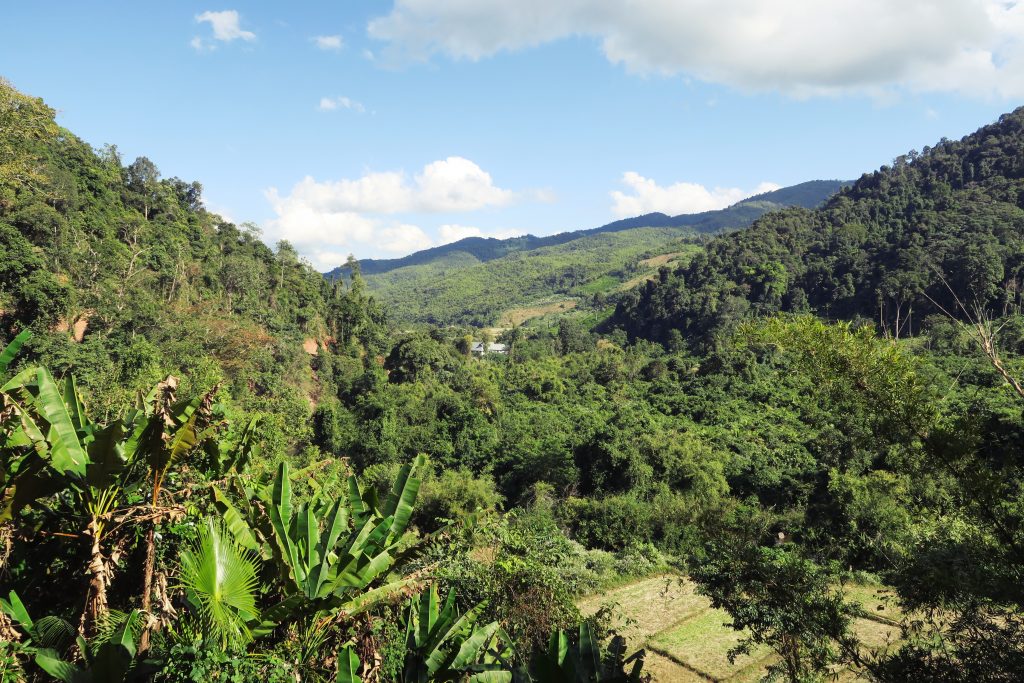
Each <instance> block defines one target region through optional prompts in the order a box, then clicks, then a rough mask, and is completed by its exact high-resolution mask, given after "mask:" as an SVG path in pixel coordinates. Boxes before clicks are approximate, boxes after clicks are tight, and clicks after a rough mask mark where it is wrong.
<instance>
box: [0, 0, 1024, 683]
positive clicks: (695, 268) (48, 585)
mask: <svg viewBox="0 0 1024 683" xmlns="http://www.w3.org/2000/svg"><path fill="white" fill-rule="evenodd" d="M235 18H236V19H237V17H235ZM236 28H237V27H236ZM240 35H241V34H240ZM238 39H239V40H241V41H243V42H246V43H250V42H255V41H254V40H248V39H246V38H245V37H244V36H241V37H239V38H238ZM329 42H330V41H329ZM336 44H337V47H338V49H339V50H340V49H341V41H340V39H339V41H337V42H336ZM253 49H256V47H254V48H253ZM212 52H213V51H212V50H207V52H206V53H204V54H203V56H208V55H209V53H212ZM330 102H334V103H335V104H334V105H333V106H334V107H335V109H337V108H339V107H341V108H344V109H346V111H351V112H352V113H356V112H355V110H354V109H351V106H352V105H351V102H349V105H350V106H349V107H345V106H343V105H342V104H338V102H340V100H330ZM327 109H330V107H327ZM56 116H57V115H56V112H55V111H54V109H53V108H51V107H50V106H49V105H48V104H47V103H45V102H44V101H43V100H41V99H38V98H36V97H33V96H30V95H27V94H24V93H22V92H20V91H18V90H17V89H15V88H14V87H13V86H11V85H10V84H8V83H6V82H0V579H2V585H3V590H2V591H0V680H2V681H4V682H6V681H12V682H14V681H16V682H18V683H21V682H23V681H32V682H35V681H52V680H58V681H71V682H78V681H97V682H98V681H104V682H110V683H119V682H122V681H125V682H127V681H154V682H157V683H181V682H186V681H187V682H197V681H256V680H259V681H265V682H266V683H283V682H285V681H289V682H294V681H335V682H346V683H347V682H350V681H365V682H367V683H374V682H384V681H397V682H400V683H411V682H413V681H415V682H416V683H429V682H433V681H459V682H461V683H470V682H474V683H484V682H486V683H492V682H501V683H513V682H515V683H519V682H524V683H525V682H537V683H602V682H607V683H611V682H615V683H626V682H640V681H645V680H650V677H651V676H654V677H656V680H660V681H720V680H728V681H753V680H782V681H789V682H792V683H809V682H814V681H825V680H835V679H839V680H844V681H845V680H858V679H863V680H870V681H878V682H886V683H888V682H896V681H908V680H910V681H936V682H956V683H966V682H968V681H991V682H1003V681H1013V680H1018V679H1019V678H1020V674H1021V672H1022V671H1024V611H1022V610H1024V588H1022V586H1024V584H1022V582H1021V581H1020V578H1021V576H1022V574H1024V388H1022V383H1024V380H1022V379H1021V378H1022V375H1024V313H1022V311H1021V277H1022V272H1024V108H1022V109H1018V110H1016V111H1013V112H1011V113H1007V114H1005V115H1004V116H1002V117H1001V118H999V119H998V120H997V121H995V122H993V123H991V124H989V125H986V126H985V127H983V128H981V129H979V130H978V132H976V133H974V134H971V135H968V136H966V137H964V138H963V139H961V140H957V141H951V140H941V141H939V142H937V143H936V144H935V146H933V147H929V148H926V149H923V150H921V151H920V152H911V153H908V154H907V155H905V156H901V157H899V158H897V159H896V160H895V162H894V163H893V164H891V165H886V166H883V167H881V168H879V169H878V170H877V171H872V172H869V173H865V174H864V175H863V176H862V177H861V178H859V179H858V180H857V181H855V182H853V183H852V184H850V185H849V186H844V184H843V183H832V182H829V181H814V182H812V183H810V184H804V185H798V186H794V187H791V188H785V189H783V190H779V191H777V192H775V193H770V194H769V195H763V196H760V197H755V198H752V199H750V200H745V201H741V202H739V203H738V204H735V205H733V206H732V207H730V208H728V209H724V210H721V211H717V212H712V213H708V214H691V215H682V216H676V217H669V216H667V215H664V214H649V215H646V216H640V217H638V218H636V219H629V220H627V221H625V222H620V223H617V224H611V225H609V226H604V227H602V228H598V229H595V230H590V231H583V232H579V233H563V234H560V235H554V236H547V237H533V236H527V237H521V238H513V239H512V240H486V239H476V238H474V239H470V240H464V241H461V242H457V243H454V244H450V245H445V246H444V247H437V248H434V249H432V250H427V251H422V252H417V253H414V254H411V255H410V256H408V257H405V258H403V259H398V260H394V261H391V262H385V261H373V260H367V261H364V262H363V263H359V262H358V261H356V260H355V259H352V261H350V263H348V264H347V265H346V267H345V269H344V272H341V271H335V272H334V273H331V274H328V275H327V276H324V275H323V274H322V273H320V272H318V271H317V270H316V269H314V268H313V266H312V265H310V263H309V262H307V261H306V260H305V259H304V258H302V256H301V255H300V253H299V250H298V249H297V248H296V247H295V246H294V245H293V244H291V243H290V242H288V241H286V240H281V241H279V242H277V243H276V244H274V245H273V246H269V245H267V244H265V243H264V242H263V239H262V233H261V231H260V228H259V227H258V226H256V225H254V224H244V223H243V224H240V225H238V224H235V223H233V222H232V221H230V220H228V219H227V218H225V217H223V216H221V215H218V214H217V213H215V212H213V211H212V210H210V209H209V208H207V206H206V205H205V204H204V198H203V191H202V185H200V184H199V183H198V182H192V181H185V180H182V179H180V178H177V177H171V178H165V177H163V176H162V175H161V173H160V171H159V169H158V167H157V165H156V164H155V163H154V162H152V161H150V160H149V159H148V158H146V157H139V158H137V159H135V160H133V161H128V160H127V159H124V158H122V155H121V153H120V152H119V151H118V149H117V148H116V147H114V146H112V145H108V146H105V147H102V148H99V149H96V148H94V147H92V146H91V145H90V144H89V143H87V142H86V141H84V140H82V139H80V138H79V137H77V136H76V135H75V134H74V133H73V132H72V131H71V130H68V129H67V128H64V127H62V126H60V125H58V122H57V118H56ZM367 118H371V117H369V116H368V117H367ZM395 178H398V179H399V180H401V177H400V176H394V177H391V180H393V181H394V180H395ZM413 182H414V183H419V186H426V185H428V184H429V183H427V182H426V180H423V179H419V180H415V181H413ZM342 185H343V188H342V189H344V190H345V191H348V189H350V188H349V187H348V186H347V185H344V184H342ZM419 186H418V187H419ZM421 189H422V187H421ZM485 189H486V188H485ZM491 189H493V188H491ZM492 194H493V193H492ZM499 194H500V193H499ZM501 196H504V195H501ZM448 199H450V197H449V198H448ZM418 201H421V202H426V200H424V199H422V198H421V199H420V200H418ZM432 201H435V202H437V201H439V200H437V199H436V197H435V198H434V199H433V200H432ZM426 204H429V202H426ZM340 205H341V204H338V205H332V206H333V207H334V208H337V206H340ZM430 206H435V204H430ZM388 210H391V209H390V208H389V209H388ZM335 213H344V212H343V211H335ZM499 345H500V346H499ZM609 603H618V604H617V605H615V604H609Z"/></svg>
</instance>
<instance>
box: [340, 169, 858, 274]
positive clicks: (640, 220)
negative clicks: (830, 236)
mask: <svg viewBox="0 0 1024 683" xmlns="http://www.w3.org/2000/svg"><path fill="white" fill-rule="evenodd" d="M846 184H848V183H847V182H845V181H839V180H809V181H807V182H804V183H799V184H797V185H792V186H790V187H783V188H780V189H778V190H772V191H770V192H763V193H761V194H759V195H754V196H753V197H747V198H746V199H743V200H741V201H739V202H736V203H735V204H733V205H732V206H729V207H726V208H724V209H718V210H714V211H704V212H701V213H686V214H680V215H678V216H668V215H666V214H663V213H648V214H644V215H642V216H636V217H633V218H624V219H622V220H618V221H614V222H612V223H608V224H606V225H602V226H600V227H597V228H589V229H584V230H572V231H569V232H561V233H558V234H556V235H548V236H546V237H537V236H535V235H523V236H521V237H509V238H507V239H496V238H494V237H466V238H463V239H461V240H458V241H456V242H451V243H450V244H443V245H441V246H437V247H431V248H429V249H423V250H421V251H417V252H415V253H413V254H409V255H408V256H402V257H400V258H393V259H363V260H361V261H360V262H359V266H360V268H361V269H362V272H363V276H364V277H367V276H371V275H376V274H378V273H387V272H389V271H392V270H397V269H399V268H404V267H406V266H415V265H424V264H428V263H433V262H435V261H440V260H444V259H446V258H448V257H450V256H452V255H453V254H456V253H462V254H468V255H469V256H472V257H473V258H474V259H476V260H477V261H480V262H487V261H492V260H494V259H496V258H501V257H503V256H507V255H508V254H511V253H514V252H518V251H530V250H533V249H539V248H541V247H552V246H556V245H559V244H564V243H566V242H571V241H573V240H576V239H579V238H581V237H586V236H588V235H597V234H600V233H605V232H620V231H622V230H629V229H631V228H683V227H687V228H693V229H694V230H696V231H697V232H714V231H716V230H721V229H723V228H738V227H743V226H746V225H749V224H750V222H752V221H753V219H754V218H755V217H757V216H759V215H761V214H762V213H764V212H765V211H770V210H771V209H779V208H784V207H787V206H802V207H804V208H807V209H813V208H814V207H816V206H818V205H819V204H821V203H822V202H824V201H825V200H826V199H828V198H829V197H830V196H831V195H833V194H835V193H836V192H838V191H839V190H840V189H841V188H842V187H843V186H844V185H846ZM346 272H347V268H346V266H344V265H341V266H338V267H337V268H335V269H334V270H332V271H330V272H328V273H327V277H328V278H330V277H333V276H337V275H343V274H345V273H346Z"/></svg>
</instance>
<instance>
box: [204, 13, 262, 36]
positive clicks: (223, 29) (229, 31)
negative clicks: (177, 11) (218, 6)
mask: <svg viewBox="0 0 1024 683" xmlns="http://www.w3.org/2000/svg"><path fill="white" fill-rule="evenodd" d="M196 22H197V23H200V24H202V23H204V22H205V23H208V24H209V25H210V27H211V28H212V29H213V37H214V39H215V40H220V41H222V42H225V43H230V42H231V41H233V40H238V39H239V38H241V39H242V40H246V41H250V40H256V34H255V33H253V32H252V31H243V30H242V27H241V26H240V25H239V16H238V12H237V11H235V10H233V9H229V10H224V11H223V12H203V13H202V14H197V15H196Z"/></svg>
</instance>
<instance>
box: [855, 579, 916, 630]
mask: <svg viewBox="0 0 1024 683" xmlns="http://www.w3.org/2000/svg"><path fill="white" fill-rule="evenodd" d="M843 593H844V595H845V596H846V601H847V602H859V603H860V606H861V607H862V608H863V609H864V611H865V612H866V613H867V615H868V618H869V619H880V620H882V621H886V622H889V623H893V624H895V623H898V622H899V621H900V619H902V618H903V611H902V610H901V609H900V606H899V602H898V601H897V599H896V591H894V590H893V589H892V588H889V587H888V586H878V585H871V584H858V583H848V584H846V585H845V586H843Z"/></svg>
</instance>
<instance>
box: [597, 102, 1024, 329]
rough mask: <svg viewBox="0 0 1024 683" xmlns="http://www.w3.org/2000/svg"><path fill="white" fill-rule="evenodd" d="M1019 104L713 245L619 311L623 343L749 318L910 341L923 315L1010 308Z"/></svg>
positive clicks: (1020, 196)
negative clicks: (822, 319)
mask: <svg viewBox="0 0 1024 683" xmlns="http://www.w3.org/2000/svg"><path fill="white" fill-rule="evenodd" d="M1022 276H1024V108H1020V109H1017V110H1016V111H1014V112H1012V113H1010V114H1005V115H1003V116H1002V117H1000V119H999V120H998V122H996V123H993V124H992V125H989V126H985V127H984V128H982V129H980V130H978V131H977V132H975V133H973V134H971V135H968V136H966V137H964V138H963V139H962V140H959V141H950V140H946V139H943V140H942V141H940V142H939V143H938V144H937V145H936V146H935V147H932V148H927V147H926V148H925V149H924V150H922V151H921V152H920V153H918V152H911V153H909V154H907V155H904V156H901V157H899V158H897V159H896V160H895V161H894V163H893V164H892V165H891V166H883V167H882V168H880V169H879V170H877V171H875V172H873V173H867V174H865V175H863V176H862V177H861V178H860V179H859V180H857V181H856V182H855V183H853V184H852V185H851V186H850V187H847V188H844V189H843V190H841V191H840V192H839V193H838V194H837V195H835V196H834V197H832V198H831V199H830V200H829V201H828V202H826V203H825V205H824V206H823V207H821V208H820V209H816V210H808V209H802V208H796V209H787V210H785V211H780V212H773V213H770V214H767V215H765V216H763V217H762V218H760V219H758V220H757V221H755V222H754V224H753V225H752V226H751V227H750V228H749V229H747V230H744V231H742V232H734V233H731V234H728V235H723V236H720V237H717V238H715V239H714V240H712V241H711V242H710V243H709V244H708V245H707V246H706V248H705V249H704V250H702V252H701V253H700V254H698V255H696V256H695V257H694V258H693V259H691V260H690V261H689V262H687V263H686V264H681V265H680V266H679V267H677V268H675V269H673V270H671V271H669V270H666V271H663V272H662V273H661V274H660V276H659V278H658V279H657V281H653V282H649V283H647V284H646V285H645V286H643V287H640V288H638V289H636V290H635V291H634V292H632V293H631V294H630V295H628V296H627V297H625V298H623V300H622V301H621V302H620V303H619V304H618V307H617V310H616V312H615V315H614V316H613V318H612V320H611V321H610V323H611V324H612V325H616V326H619V327H621V328H623V329H625V330H626V331H627V333H628V334H629V335H630V336H631V337H634V338H635V337H644V338H648V339H655V340H659V341H670V340H671V339H672V338H673V337H675V336H677V335H678V336H681V337H682V338H684V339H686V340H688V341H689V342H690V343H691V344H697V345H707V344H714V343H716V340H718V339H720V338H721V337H722V333H723V332H726V331H727V330H728V329H730V328H731V327H732V326H733V325H734V324H735V323H736V322H737V321H738V320H741V319H743V318H744V317H746V316H747V315H749V314H759V315H762V314H770V313H774V312H777V311H796V312H799V311H812V312H815V313H817V314H819V315H823V316H827V317H830V318H841V319H858V318H860V319H864V320H867V321H873V322H875V323H877V324H878V325H879V326H881V327H882V328H883V329H884V330H885V331H887V332H888V333H889V334H891V335H893V336H896V337H899V336H906V335H910V334H915V333H917V332H919V331H920V330H921V329H922V326H925V325H927V323H928V316H930V315H935V314H938V315H945V314H946V313H947V312H953V313H955V314H958V315H959V314H962V313H963V312H964V310H963V309H964V308H967V309H970V310H973V309H975V308H977V309H981V310H989V311H993V312H996V313H1002V312H1005V311H1008V310H1018V309H1019V306H1020V304H1021V295H1020V293H1021V289H1022Z"/></svg>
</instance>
